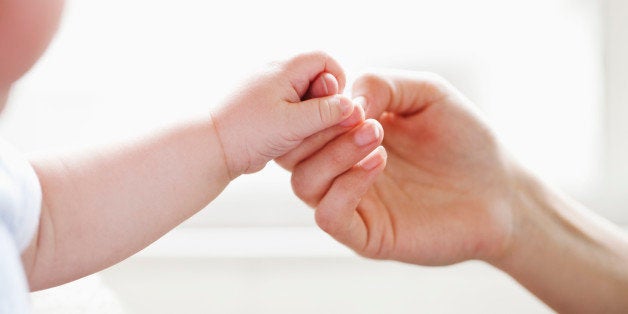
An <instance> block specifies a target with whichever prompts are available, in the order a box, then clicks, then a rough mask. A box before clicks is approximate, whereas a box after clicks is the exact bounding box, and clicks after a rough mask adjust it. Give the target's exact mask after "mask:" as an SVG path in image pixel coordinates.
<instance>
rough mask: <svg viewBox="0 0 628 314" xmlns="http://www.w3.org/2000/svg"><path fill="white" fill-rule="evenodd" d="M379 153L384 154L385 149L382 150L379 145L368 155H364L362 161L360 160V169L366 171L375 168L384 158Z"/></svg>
mask: <svg viewBox="0 0 628 314" xmlns="http://www.w3.org/2000/svg"><path fill="white" fill-rule="evenodd" d="M381 154H383V155H384V156H385V155H386V151H385V150H384V148H383V147H381V146H380V147H378V148H376V149H375V150H374V151H373V152H371V153H370V154H369V155H368V156H366V157H365V158H364V159H362V161H361V162H360V167H362V169H364V170H367V171H368V170H373V169H375V168H377V167H378V166H379V165H381V164H382V162H384V160H385V159H386V158H385V157H384V158H382V157H381V156H380V155H381Z"/></svg>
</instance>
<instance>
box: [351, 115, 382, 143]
mask: <svg viewBox="0 0 628 314" xmlns="http://www.w3.org/2000/svg"><path fill="white" fill-rule="evenodd" d="M378 138H379V128H378V127H377V125H375V124H373V123H368V121H367V122H366V123H364V124H363V125H362V127H361V128H360V129H359V130H358V132H357V133H356V134H355V143H356V144H357V145H358V146H366V145H368V144H371V143H373V142H375V141H376V140H377V139H378Z"/></svg>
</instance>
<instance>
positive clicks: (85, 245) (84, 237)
mask: <svg viewBox="0 0 628 314" xmlns="http://www.w3.org/2000/svg"><path fill="white" fill-rule="evenodd" d="M322 73H330V74H332V75H333V76H334V77H335V78H337V79H338V83H339V85H340V89H342V87H343V85H344V75H343V73H342V70H341V69H340V67H339V66H338V65H337V64H336V63H335V61H333V60H332V59H331V58H329V57H328V56H326V55H324V54H321V53H312V54H306V55H301V56H298V57H295V58H293V59H291V60H289V61H287V62H284V63H278V64H275V65H274V66H272V67H271V68H270V69H269V70H268V71H266V72H264V73H262V74H261V75H259V76H257V77H256V78H255V80H254V81H251V82H250V83H249V84H247V85H245V87H244V88H243V89H240V90H239V91H238V92H237V93H235V94H234V96H232V97H230V98H228V101H227V102H226V104H225V106H223V107H222V108H221V109H220V110H218V111H217V112H215V113H214V114H213V115H212V117H207V118H203V119H199V120H197V121H189V122H187V123H183V124H179V125H176V126H174V127H172V128H170V129H168V130H164V131H162V132H160V133H158V134H153V135H150V136H147V137H145V138H141V139H138V140H136V141H134V142H130V143H126V144H124V145H120V146H116V147H112V148H109V149H103V150H100V151H96V152H92V153H89V154H83V155H80V156H68V157H59V158H51V159H47V160H38V161H35V162H33V165H34V167H35V170H36V172H37V175H38V177H39V180H40V183H41V186H42V191H43V206H42V212H41V219H40V225H39V230H38V232H37V234H36V235H35V237H34V238H33V241H32V243H31V244H30V246H29V248H28V249H27V250H25V252H24V253H23V255H22V260H23V263H24V267H25V270H26V272H27V275H28V278H29V283H30V286H31V289H32V290H38V289H43V288H47V287H52V286H55V285H59V284H62V283H65V282H68V281H71V280H74V279H77V278H80V277H82V276H85V275H88V274H90V273H93V272H96V271H98V270H101V269H104V268H106V267H108V266H111V265H113V264H115V263H117V262H119V261H121V260H123V259H125V258H127V257H128V256H130V255H132V254H134V253H135V252H137V251H139V250H140V249H142V248H144V247H145V246H147V245H148V244H150V243H152V242H153V241H155V240H156V239H158V238H159V237H160V236H162V235H163V234H165V233H166V232H168V231H169V230H171V229H172V228H174V227H175V226H176V225H178V224H179V223H181V222H182V221H184V220H185V219H187V218H189V217H190V216H192V215H193V214H194V213H196V212H197V211H199V210H200V209H202V208H203V207H204V206H205V205H207V204H208V203H209V202H210V201H212V200H213V199H214V198H215V197H216V196H217V195H218V194H219V193H220V192H221V191H222V190H223V189H224V188H225V186H226V185H227V184H228V183H229V182H230V181H231V180H232V179H233V178H235V177H237V176H238V175H240V174H242V173H247V172H254V171H256V170H259V169H261V168H262V167H263V166H264V165H265V164H266V162H268V161H270V160H271V159H272V158H275V157H277V156H281V155H283V154H284V153H286V152H287V151H288V150H290V149H293V148H294V147H296V146H297V145H299V144H300V143H301V142H302V140H303V139H305V138H306V137H308V136H310V135H312V134H314V133H316V132H319V131H321V130H323V129H326V128H328V127H330V126H333V125H336V124H338V123H339V122H342V121H343V120H346V119H347V118H348V117H349V116H350V115H351V112H352V111H353V104H352V103H351V102H350V100H348V99H346V98H344V97H340V96H329V97H324V98H314V99H309V100H306V101H301V98H303V97H304V96H305V94H306V92H308V90H310V89H313V88H314V86H312V82H314V81H317V82H319V81H324V80H320V77H321V74H322Z"/></svg>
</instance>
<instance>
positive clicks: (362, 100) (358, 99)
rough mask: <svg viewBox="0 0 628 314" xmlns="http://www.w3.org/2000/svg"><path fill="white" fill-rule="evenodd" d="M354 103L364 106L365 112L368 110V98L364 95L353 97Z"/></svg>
mask: <svg viewBox="0 0 628 314" xmlns="http://www.w3.org/2000/svg"><path fill="white" fill-rule="evenodd" d="M353 103H355V104H357V105H358V106H360V107H362V109H364V112H366V109H367V106H368V104H367V103H366V98H364V96H359V97H356V98H355V99H353Z"/></svg>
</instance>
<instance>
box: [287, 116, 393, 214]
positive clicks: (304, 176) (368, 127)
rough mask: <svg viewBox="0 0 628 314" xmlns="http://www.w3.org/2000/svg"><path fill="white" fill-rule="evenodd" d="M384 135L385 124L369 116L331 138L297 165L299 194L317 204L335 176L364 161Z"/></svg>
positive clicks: (368, 164) (294, 181) (295, 186)
mask: <svg viewBox="0 0 628 314" xmlns="http://www.w3.org/2000/svg"><path fill="white" fill-rule="evenodd" d="M383 138H384V134H383V129H382V127H381V125H380V124H379V123H378V122H377V121H375V120H367V121H366V122H365V123H363V124H361V125H359V126H357V127H355V128H354V129H353V130H351V131H350V132H347V133H345V134H344V135H342V136H339V137H338V138H337V139H335V140H333V141H331V142H329V143H328V144H327V145H325V147H324V148H322V149H321V150H319V151H317V152H316V153H314V154H313V155H312V156H310V157H309V158H307V159H305V160H304V161H303V162H301V163H299V164H298V165H297V166H296V167H295V169H294V172H293V174H292V187H293V190H294V192H295V194H296V195H297V196H298V197H299V198H300V199H302V200H303V201H305V202H306V203H308V204H309V205H311V206H313V207H314V206H316V205H317V204H318V202H319V201H320V199H321V198H322V197H323V195H325V193H326V192H327V190H328V189H329V187H330V186H331V184H332V182H333V181H334V179H335V178H336V177H338V176H340V175H342V174H343V173H345V172H346V171H348V170H350V169H351V168H353V167H354V166H355V165H356V164H357V163H358V162H361V161H362V160H363V159H364V158H365V157H366V156H367V155H369V154H370V153H371V152H372V151H373V150H374V149H375V148H376V147H377V146H378V145H380V144H381V142H382V140H383ZM365 162H366V161H365ZM372 165H373V163H372V162H366V163H365V164H364V165H363V168H365V169H367V168H368V170H370V169H372V168H373V167H372Z"/></svg>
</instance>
